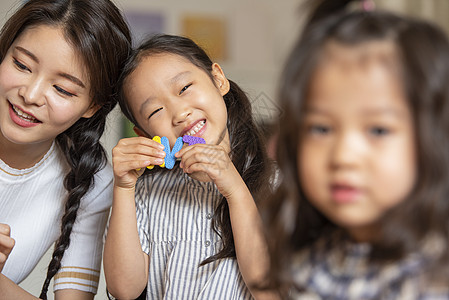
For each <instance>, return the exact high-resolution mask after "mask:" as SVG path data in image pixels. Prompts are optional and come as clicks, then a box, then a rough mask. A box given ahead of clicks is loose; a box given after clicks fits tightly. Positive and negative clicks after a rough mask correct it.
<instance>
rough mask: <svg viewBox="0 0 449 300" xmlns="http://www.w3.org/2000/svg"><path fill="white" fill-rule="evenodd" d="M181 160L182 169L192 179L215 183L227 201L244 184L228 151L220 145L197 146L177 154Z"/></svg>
mask: <svg viewBox="0 0 449 300" xmlns="http://www.w3.org/2000/svg"><path fill="white" fill-rule="evenodd" d="M175 156H176V157H180V158H181V164H180V166H181V168H182V169H183V170H184V172H186V173H187V174H189V175H190V176H191V177H192V178H195V179H198V180H201V181H211V180H212V181H213V182H214V183H215V185H216V186H217V188H218V190H219V191H220V193H221V194H222V195H223V196H224V197H225V198H227V199H229V198H230V197H231V194H232V193H233V191H234V190H235V188H236V187H237V186H238V185H239V184H240V185H241V184H242V183H243V181H242V180H241V177H240V174H239V173H238V171H237V169H236V168H235V166H234V164H233V163H232V161H231V159H230V157H229V155H228V153H227V152H226V150H225V149H224V148H223V147H222V146H219V145H209V144H195V145H192V146H187V147H185V148H183V149H181V150H180V151H179V152H178V153H176V154H175Z"/></svg>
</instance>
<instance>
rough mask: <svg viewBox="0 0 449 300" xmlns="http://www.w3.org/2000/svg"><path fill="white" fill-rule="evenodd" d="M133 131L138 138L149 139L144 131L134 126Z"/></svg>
mask: <svg viewBox="0 0 449 300" xmlns="http://www.w3.org/2000/svg"><path fill="white" fill-rule="evenodd" d="M133 130H134V132H135V133H136V134H137V135H138V136H141V137H146V138H149V136H148V134H146V133H145V131H143V130H142V129H140V128H139V127H137V126H134V127H133Z"/></svg>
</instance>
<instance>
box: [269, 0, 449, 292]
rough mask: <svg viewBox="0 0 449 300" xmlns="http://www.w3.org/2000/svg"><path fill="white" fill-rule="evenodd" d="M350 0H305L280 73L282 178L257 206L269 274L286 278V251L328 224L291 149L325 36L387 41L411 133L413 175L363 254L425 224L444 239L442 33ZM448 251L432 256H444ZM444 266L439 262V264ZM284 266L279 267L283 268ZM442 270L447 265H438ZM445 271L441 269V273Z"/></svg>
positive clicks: (447, 171)
mask: <svg viewBox="0 0 449 300" xmlns="http://www.w3.org/2000/svg"><path fill="white" fill-rule="evenodd" d="M353 2H360V1H350V0H321V1H311V2H310V3H311V5H314V7H313V8H312V13H311V15H310V16H309V19H308V22H306V25H305V27H304V30H303V33H302V35H301V37H300V38H299V40H298V41H297V43H296V45H295V46H294V48H293V50H292V52H291V54H290V56H289V58H288V60H287V63H286V65H285V68H284V70H283V74H282V77H281V80H280V88H279V102H280V106H281V109H282V110H283V115H282V116H281V118H280V120H279V126H280V133H279V139H278V147H277V161H278V164H279V168H280V177H281V179H282V182H281V184H280V186H279V188H278V190H277V192H276V195H275V197H274V198H273V199H271V200H270V201H268V203H267V205H266V207H265V209H264V210H263V211H264V213H263V215H264V217H265V218H266V223H267V230H268V239H269V242H270V248H271V254H272V272H271V276H272V278H271V279H272V282H273V283H274V284H275V285H276V286H282V283H284V282H286V281H288V278H289V274H288V270H289V264H290V263H291V257H292V255H293V254H294V253H295V252H297V251H298V250H300V249H302V248H303V247H305V246H307V245H309V244H311V243H312V242H314V241H315V240H317V239H318V238H319V237H321V236H323V234H326V232H329V231H333V229H334V228H336V225H335V224H333V223H332V222H331V221H330V220H329V219H328V218H327V217H325V216H324V215H323V214H321V213H320V212H319V211H318V210H317V209H315V208H314V207H313V206H312V205H311V204H310V203H309V202H308V201H307V200H306V197H305V196H304V193H303V190H302V187H301V184H300V179H299V177H298V172H297V168H298V161H297V156H298V155H297V153H298V149H299V148H300V143H301V135H300V132H301V131H300V128H301V125H302V124H301V120H302V115H303V113H304V109H303V108H304V104H305V101H306V98H307V94H308V92H309V86H310V80H311V77H312V75H313V72H314V70H315V68H316V66H317V64H318V63H319V62H320V59H321V58H322V57H323V56H324V55H325V54H324V51H323V50H324V49H325V48H326V46H327V45H328V44H329V43H333V44H338V45H341V46H344V47H357V46H360V45H362V44H365V43H369V42H387V43H391V45H392V46H393V47H394V49H395V53H394V55H395V57H396V61H395V62H394V63H396V64H397V65H398V66H399V68H400V72H399V73H398V74H399V75H398V76H400V77H401V78H400V82H402V84H403V90H404V92H405V95H406V97H407V100H408V105H409V107H410V110H411V113H412V116H413V122H414V131H415V135H416V153H417V169H418V172H417V173H418V178H417V183H416V185H415V187H414V189H413V191H412V192H411V194H410V195H409V197H408V199H406V201H403V202H402V203H401V204H399V205H398V206H397V207H394V208H392V209H391V210H389V211H388V212H387V214H386V215H385V216H384V217H383V219H382V220H381V224H382V225H381V226H382V228H381V233H382V234H381V236H382V238H381V240H378V241H375V242H374V243H373V251H372V253H371V257H370V258H371V259H372V260H373V261H377V262H379V263H382V262H384V261H387V260H395V259H399V258H402V257H404V256H405V255H406V254H407V253H410V252H412V251H414V250H416V249H418V247H419V245H420V242H422V241H423V239H424V238H425V237H426V235H427V234H428V233H429V232H432V233H435V234H437V235H438V236H440V237H443V240H444V242H445V243H446V244H445V246H446V247H447V242H448V229H449V226H448V225H449V218H448V216H449V184H448V182H449V81H448V78H449V43H448V40H447V37H446V35H445V33H444V32H443V31H442V30H441V29H439V28H438V27H436V26H434V25H432V24H429V23H427V22H425V21H421V20H416V19H412V18H408V17H400V16H397V15H395V14H392V13H388V12H382V11H364V10H361V9H358V10H357V9H355V10H354V9H351V5H352V4H354V3H353ZM447 261H448V252H447V251H446V253H444V254H443V255H442V256H440V257H437V258H436V260H435V263H436V265H438V262H447ZM441 266H445V268H447V264H441ZM286 271H287V272H286ZM445 271H446V272H447V270H445ZM446 278H447V276H446Z"/></svg>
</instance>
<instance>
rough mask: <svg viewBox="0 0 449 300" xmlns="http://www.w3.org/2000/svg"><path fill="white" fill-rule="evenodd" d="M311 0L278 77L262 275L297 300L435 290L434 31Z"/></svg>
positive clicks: (440, 230) (443, 254)
mask: <svg viewBox="0 0 449 300" xmlns="http://www.w3.org/2000/svg"><path fill="white" fill-rule="evenodd" d="M316 2H319V4H318V6H317V7H316V9H315V11H314V12H313V14H312V16H311V18H310V20H309V22H308V24H307V26H306V28H305V30H304V32H303V34H302V36H301V38H300V39H299V41H298V42H297V44H296V46H295V47H294V49H293V51H292V53H291V56H290V57H289V59H288V61H287V64H286V68H285V70H284V74H283V78H282V81H281V82H282V86H281V89H280V102H281V107H282V110H283V115H282V117H281V119H280V121H279V125H280V135H279V144H278V148H277V158H278V163H279V167H280V170H281V178H282V183H281V185H280V188H279V190H278V191H277V195H276V197H275V198H274V199H273V201H272V202H271V203H270V206H269V207H268V209H267V216H268V218H267V219H268V226H267V227H268V228H269V231H270V234H269V239H270V244H272V245H273V247H272V250H273V251H272V273H271V274H272V275H273V279H274V283H276V284H277V285H278V286H280V287H281V288H282V287H285V286H287V287H289V285H290V284H291V285H293V287H294V288H293V289H292V292H291V294H290V296H291V297H292V298H297V299H448V298H449V280H448V278H449V277H448V275H449V274H448V271H449V264H448V251H447V247H448V229H449V227H448V225H449V223H448V222H449V221H448V220H449V218H448V216H449V201H448V200H449V185H448V182H449V84H448V78H449V43H448V40H447V37H446V36H445V34H444V33H443V32H442V30H441V29H439V28H437V27H436V26H434V25H432V24H429V23H427V22H424V21H420V20H415V19H411V18H407V17H399V16H396V15H394V14H390V13H386V12H378V11H367V10H363V9H359V10H354V8H353V7H352V9H349V7H347V6H348V5H349V4H352V3H351V2H354V1H337V0H329V1H315V3H316ZM365 7H366V6H365Z"/></svg>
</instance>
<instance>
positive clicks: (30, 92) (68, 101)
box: [0, 25, 96, 151]
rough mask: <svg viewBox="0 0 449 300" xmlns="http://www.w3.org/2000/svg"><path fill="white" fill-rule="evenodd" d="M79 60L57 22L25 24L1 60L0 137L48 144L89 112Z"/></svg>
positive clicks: (85, 79)
mask: <svg viewBox="0 0 449 300" xmlns="http://www.w3.org/2000/svg"><path fill="white" fill-rule="evenodd" d="M91 103H92V102H91V97H90V85H89V80H88V77H87V74H86V70H85V68H84V65H83V62H82V61H81V60H80V59H79V56H78V54H77V53H76V52H75V50H74V49H73V47H72V46H71V45H70V44H69V43H68V42H67V41H66V39H65V37H64V34H63V32H62V30H61V29H60V28H59V27H57V26H47V25H39V26H34V27H30V28H28V29H26V30H25V31H24V32H23V33H21V34H20V36H19V37H18V38H17V39H16V40H15V41H14V43H13V44H12V45H11V47H10V48H9V50H8V52H7V53H6V55H5V57H4V59H3V61H2V62H1V64H0V129H1V136H0V139H1V140H2V141H3V143H7V142H8V143H14V144H33V145H34V147H35V148H36V150H37V151H39V148H38V147H42V151H46V150H48V148H49V147H50V145H51V143H52V142H53V140H54V138H55V137H56V136H57V135H59V134H60V133H62V132H63V131H65V130H66V129H68V128H69V127H70V126H72V125H73V124H74V123H75V122H76V121H77V120H78V119H80V118H81V117H91V116H92V115H93V114H94V113H95V111H96V108H94V107H93V106H92V105H91Z"/></svg>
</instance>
